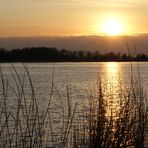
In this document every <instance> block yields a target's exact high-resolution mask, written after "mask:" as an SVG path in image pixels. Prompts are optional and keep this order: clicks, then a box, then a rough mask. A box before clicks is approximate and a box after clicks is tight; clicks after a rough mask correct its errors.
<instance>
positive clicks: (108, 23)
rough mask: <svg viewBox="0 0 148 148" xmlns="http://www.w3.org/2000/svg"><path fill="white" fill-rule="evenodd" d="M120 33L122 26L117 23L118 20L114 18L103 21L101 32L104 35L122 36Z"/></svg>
mask: <svg viewBox="0 0 148 148" xmlns="http://www.w3.org/2000/svg"><path fill="white" fill-rule="evenodd" d="M122 31H123V27H122V24H121V23H120V22H119V20H117V19H114V18H110V19H108V20H105V21H104V23H103V25H102V32H103V33H104V34H106V35H112V36H116V35H120V34H122Z"/></svg>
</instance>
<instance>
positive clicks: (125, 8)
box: [0, 0, 148, 37]
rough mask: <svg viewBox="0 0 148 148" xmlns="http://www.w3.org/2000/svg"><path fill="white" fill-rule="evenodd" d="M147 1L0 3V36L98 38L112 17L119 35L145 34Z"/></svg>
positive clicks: (33, 0)
mask: <svg viewBox="0 0 148 148" xmlns="http://www.w3.org/2000/svg"><path fill="white" fill-rule="evenodd" d="M147 10H148V0H13V1H10V0H1V1H0V37H7V36H11V37H13V36H50V35H53V36H54V35H60V36H63V35H92V34H95V35H100V34H102V33H103V30H102V29H101V28H102V24H103V21H107V19H108V18H109V17H115V18H116V19H117V20H119V21H120V22H121V24H122V26H123V34H126V35H128V34H137V33H147V32H148V27H147V26H148V19H147V18H148V11H147Z"/></svg>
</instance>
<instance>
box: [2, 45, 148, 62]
mask: <svg viewBox="0 0 148 148" xmlns="http://www.w3.org/2000/svg"><path fill="white" fill-rule="evenodd" d="M104 61H148V56H147V55H146V54H142V53H141V54H136V55H135V56H131V55H129V53H128V54H127V53H123V54H121V53H114V52H109V53H104V54H103V53H100V52H99V51H85V50H67V49H61V50H58V49H56V48H46V47H32V48H23V49H13V50H5V49H3V48H1V49H0V62H104Z"/></svg>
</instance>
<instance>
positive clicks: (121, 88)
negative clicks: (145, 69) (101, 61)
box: [0, 65, 148, 148]
mask: <svg viewBox="0 0 148 148" xmlns="http://www.w3.org/2000/svg"><path fill="white" fill-rule="evenodd" d="M11 71H12V75H11V77H12V80H13V84H11V83H9V81H8V80H7V79H6V78H5V75H4V74H3V70H2V68H0V76H1V84H0V85H1V90H0V91H1V92H0V97H1V98H0V147H3V148H8V147H10V148H11V147H24V148H26V147H30V148H42V147H58V148H64V147H65V148H73V147H77V148H97V147H100V148H105V147H106V148H108V147H111V148H119V147H135V148H144V147H146V143H147V142H148V138H147V137H148V135H147V123H148V120H147V102H146V101H147V95H146V94H145V92H144V88H143V85H142V80H141V78H140V74H138V75H137V76H136V77H134V76H132V77H131V81H130V82H131V83H130V84H128V85H126V84H122V83H119V84H117V86H116V88H118V90H117V93H116V94H114V93H113V90H111V88H112V87H111V86H110V88H109V90H108V87H107V86H108V83H107V82H104V81H103V80H102V79H101V76H99V78H98V81H97V84H96V86H95V88H94V91H93V93H90V94H88V97H87V98H84V100H87V101H86V102H84V104H83V105H82V104H81V106H79V105H80V104H79V103H77V102H75V100H73V96H77V94H73V95H72V93H71V89H70V84H69V83H68V82H67V83H66V84H65V89H64V90H65V92H62V94H61V92H60V90H58V87H57V86H58V84H56V83H55V81H54V69H53V76H52V78H51V82H50V85H51V87H50V90H49V96H48V97H47V98H46V97H45V96H44V95H43V98H41V97H40V95H39V96H38V95H37V92H36V89H35V87H36V86H34V84H33V81H32V78H31V76H30V73H29V69H28V67H27V65H24V71H25V72H24V74H23V75H21V76H20V74H19V72H18V71H17V69H16V68H15V67H14V66H13V65H12V68H11ZM110 85H111V84H110ZM113 89H114V88H113ZM10 93H11V94H10ZM63 93H64V94H63ZM41 102H42V103H41ZM116 103H117V106H114V104H116ZM43 104H44V105H43Z"/></svg>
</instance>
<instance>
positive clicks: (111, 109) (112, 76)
mask: <svg viewBox="0 0 148 148" xmlns="http://www.w3.org/2000/svg"><path fill="white" fill-rule="evenodd" d="M105 77H106V90H105V91H106V98H107V100H106V103H107V115H108V116H111V115H112V116H116V115H117V113H118V111H119V108H120V100H119V98H120V97H119V95H120V94H119V92H120V89H121V87H120V86H121V80H120V65H119V63H117V62H109V63H107V64H106V66H105Z"/></svg>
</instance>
